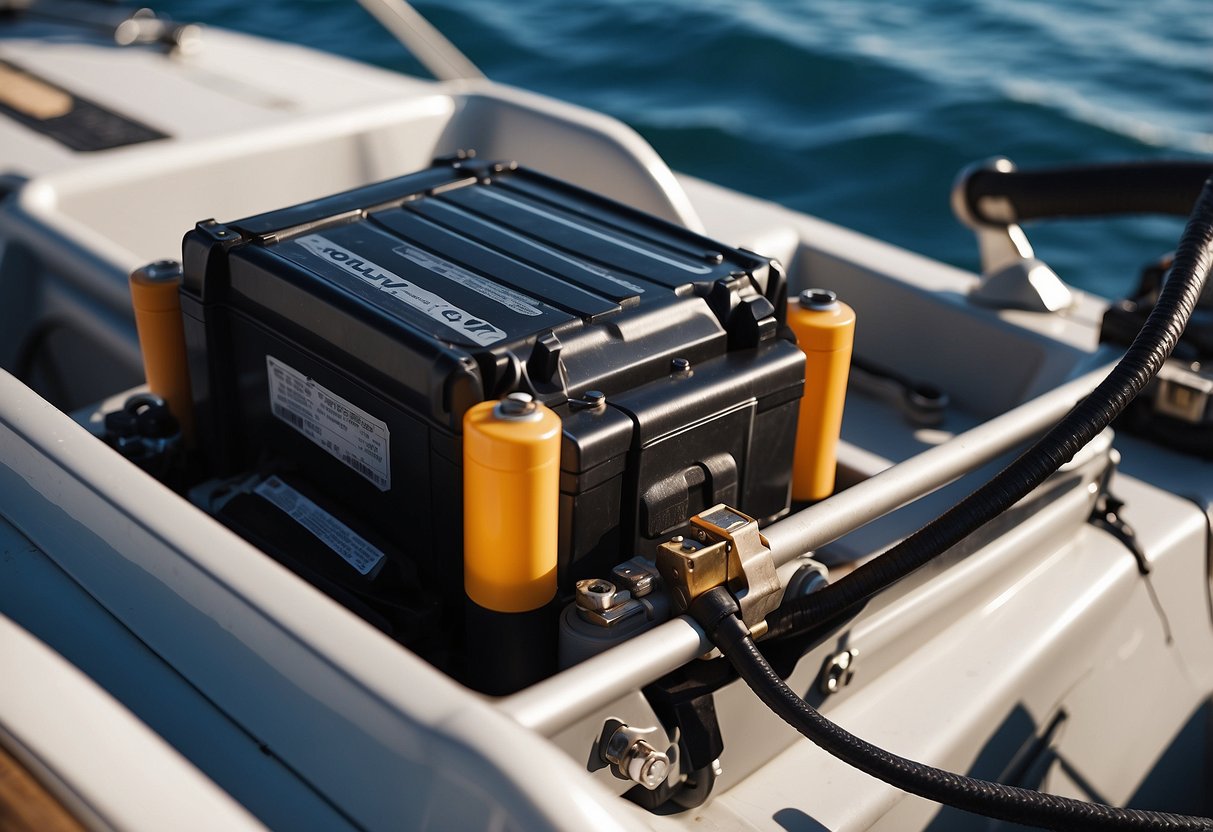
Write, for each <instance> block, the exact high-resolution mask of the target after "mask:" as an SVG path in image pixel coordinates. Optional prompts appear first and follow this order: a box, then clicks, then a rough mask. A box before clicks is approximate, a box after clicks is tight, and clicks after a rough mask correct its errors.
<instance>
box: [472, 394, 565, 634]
mask: <svg viewBox="0 0 1213 832" xmlns="http://www.w3.org/2000/svg"><path fill="white" fill-rule="evenodd" d="M559 504H560V417H559V416H557V415H556V414H555V413H553V412H552V411H551V410H549V409H548V408H547V407H544V406H543V405H542V404H540V403H538V402H534V401H531V400H530V397H529V396H527V395H526V394H519V393H514V394H511V396H510V397H509V398H507V399H505V400H503V401H501V402H481V403H480V404H478V405H476V406H475V407H473V408H471V409H470V410H469V411H468V412H467V414H466V415H465V416H464V417H463V584H464V589H465V590H466V591H467V595H468V597H469V598H471V599H472V600H473V601H475V602H476V603H477V604H479V605H480V606H481V607H484V608H485V609H489V610H494V611H496V612H528V611H530V610H536V609H539V608H540V607H542V606H544V605H545V604H547V603H548V602H549V601H551V600H552V599H553V598H554V597H555V595H556V545H557V534H558V529H559V527H558V513H559Z"/></svg>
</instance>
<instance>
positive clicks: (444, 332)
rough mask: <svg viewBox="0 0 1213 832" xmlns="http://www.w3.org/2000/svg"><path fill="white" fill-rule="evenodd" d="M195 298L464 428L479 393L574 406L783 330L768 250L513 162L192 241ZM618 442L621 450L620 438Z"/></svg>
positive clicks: (387, 186) (307, 207)
mask: <svg viewBox="0 0 1213 832" xmlns="http://www.w3.org/2000/svg"><path fill="white" fill-rule="evenodd" d="M184 258H185V275H186V279H185V285H184V287H183V292H184V293H185V294H186V295H188V296H191V297H192V298H193V299H194V300H195V301H196V302H197V303H198V304H199V305H200V306H201V308H202V309H204V310H205V309H208V308H214V307H223V308H224V310H225V312H231V313H235V314H240V315H244V316H246V317H248V318H251V319H253V320H256V321H258V322H260V324H261V325H263V326H265V327H267V328H271V329H273V330H275V331H278V332H281V333H283V334H284V335H285V336H286V337H289V338H291V339H293V340H295V341H297V342H301V343H306V344H309V345H311V348H312V349H313V351H314V352H316V353H317V354H318V355H321V356H322V357H324V358H325V359H326V360H328V361H330V362H332V363H333V364H334V365H338V366H343V367H347V368H349V369H350V370H351V371H352V372H355V373H356V374H357V375H359V376H360V377H362V378H364V379H365V380H366V381H367V382H368V383H370V384H372V385H373V386H374V387H375V388H376V389H377V390H379V391H380V392H381V393H382V394H383V395H385V396H387V397H388V398H391V399H395V400H397V401H399V402H400V403H402V404H403V405H405V406H407V407H408V408H409V409H410V410H412V411H414V412H417V413H420V414H423V415H426V416H427V417H428V418H429V419H430V420H431V421H432V422H434V423H437V424H439V425H441V426H443V427H446V428H447V429H449V430H452V431H456V432H457V431H458V430H459V424H460V420H461V419H462V416H463V413H464V411H466V409H467V408H468V407H470V406H471V405H472V404H475V403H476V402H477V401H481V400H483V399H485V398H489V397H495V396H499V395H502V394H503V393H505V392H508V391H509V390H513V389H526V390H530V391H531V392H532V393H534V394H535V395H537V396H538V397H539V398H540V399H541V400H544V401H545V402H547V403H549V404H553V405H561V404H563V403H564V402H565V401H567V400H569V399H576V398H578V397H580V396H582V395H583V394H584V393H585V392H586V391H588V390H601V391H602V392H604V393H606V394H607V395H612V394H614V393H619V392H623V391H626V390H630V389H633V388H635V387H636V386H638V385H640V384H644V383H646V382H648V381H651V380H653V379H657V378H661V377H663V376H665V375H667V374H668V369H669V366H670V362H671V361H672V360H674V359H676V358H682V359H686V360H688V361H691V362H697V361H700V360H706V359H708V358H711V357H715V356H719V355H723V354H725V353H726V352H727V351H729V350H730V349H737V348H744V347H752V346H756V345H757V344H758V343H759V342H760V341H763V340H767V339H769V338H772V337H774V336H775V334H776V330H777V329H778V327H779V326H780V324H781V323H782V321H781V320H780V318H779V316H780V312H779V311H777V310H782V309H783V303H782V300H783V296H784V292H785V291H786V290H785V287H784V281H783V276H782V274H781V272H780V270H779V268H778V266H777V264H774V263H773V262H772V261H769V260H766V259H764V258H761V257H758V256H756V255H753V254H751V253H749V252H745V251H742V250H740V249H734V248H729V247H724V246H721V245H720V244H718V243H715V242H713V241H711V240H709V239H708V238H706V237H703V236H701V235H699V234H696V233H694V232H691V231H689V230H687V229H685V228H682V227H680V226H677V225H674V224H672V223H669V222H666V221H664V220H660V219H657V218H654V217H651V216H649V215H647V214H644V213H641V212H639V211H636V210H634V209H631V208H628V207H627V206H624V205H621V204H619V203H616V202H613V201H611V200H608V199H605V198H603V197H601V196H598V195H595V194H591V193H589V192H587V191H584V190H582V189H580V188H577V187H575V186H572V185H570V184H567V183H564V182H560V181H558V180H555V179H551V178H549V177H547V176H544V175H542V174H539V173H536V172H534V171H530V170H526V169H523V168H519V167H517V166H515V165H513V164H509V163H486V162H480V161H477V160H473V159H468V158H452V159H447V160H440V161H438V162H436V163H435V164H434V166H433V167H431V168H429V169H427V170H424V171H421V172H419V173H416V174H411V175H408V176H404V177H400V178H397V179H393V180H390V181H387V182H382V183H378V184H375V185H371V186H368V187H364V188H360V189H356V190H352V191H348V192H345V193H342V194H338V195H335V196H332V197H327V198H325V199H320V200H316V201H314V202H310V203H305V204H302V205H297V206H293V207H291V208H286V209H283V210H279V211H274V212H270V213H267V214H261V215H258V216H255V217H250V218H247V219H244V220H239V221H236V222H232V223H227V224H226V225H220V224H218V223H216V222H214V221H208V222H206V223H200V224H199V226H198V227H197V228H196V229H195V230H194V231H192V232H190V234H188V235H187V237H186V240H185V244H184ZM609 444H613V443H609Z"/></svg>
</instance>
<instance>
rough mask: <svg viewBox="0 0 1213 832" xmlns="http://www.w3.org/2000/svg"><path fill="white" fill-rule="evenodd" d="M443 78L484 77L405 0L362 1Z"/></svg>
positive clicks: (368, 9) (450, 79)
mask: <svg viewBox="0 0 1213 832" xmlns="http://www.w3.org/2000/svg"><path fill="white" fill-rule="evenodd" d="M358 2H359V3H360V4H361V5H362V8H364V9H366V10H367V11H368V12H370V13H371V15H372V16H373V17H374V18H375V19H376V20H378V21H379V24H380V25H381V26H383V28H385V29H387V30H388V31H389V32H391V33H392V36H393V37H394V38H396V40H398V41H400V42H401V43H402V44H403V45H404V47H405V48H406V49H408V50H409V51H410V52H412V53H413V57H415V58H416V59H417V60H418V61H420V62H421V65H422V66H424V67H425V68H426V69H428V70H429V71H430V72H432V73H434V77H435V78H437V79H438V80H439V81H459V80H467V79H475V78H483V77H484V73H483V72H481V71H480V70H479V69H477V68H476V65H475V64H474V63H472V62H471V61H470V60H468V58H467V56H466V55H464V54H463V53H462V52H460V51H459V49H458V48H457V47H456V46H455V44H453V43H451V42H450V41H449V40H447V39H446V36H444V35H443V34H442V32H439V31H438V30H437V29H436V28H434V26H433V24H431V23H430V22H429V21H428V20H426V19H425V18H424V17H422V16H421V14H420V13H419V12H418V11H417V10H416V9H414V8H413V7H412V6H410V5H409V4H408V3H406V2H405V0H358Z"/></svg>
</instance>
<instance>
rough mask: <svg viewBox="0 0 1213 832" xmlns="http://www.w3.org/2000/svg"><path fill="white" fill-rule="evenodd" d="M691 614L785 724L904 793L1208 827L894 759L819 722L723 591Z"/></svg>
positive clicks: (1211, 824)
mask: <svg viewBox="0 0 1213 832" xmlns="http://www.w3.org/2000/svg"><path fill="white" fill-rule="evenodd" d="M690 613H691V615H692V616H694V618H695V620H696V621H698V622H699V624H700V626H702V627H703V628H704V630H705V631H706V632H707V634H708V636H709V637H710V638H711V639H712V642H713V643H714V644H715V645H716V646H717V647H719V648H720V652H721V653H723V654H724V656H725V658H726V659H728V660H729V662H730V663H732V665H733V667H735V668H736V669H737V672H738V673H739V674H740V675H741V678H742V679H744V680H745V682H746V684H747V685H749V686H750V689H751V690H753V691H754V693H756V694H758V698H759V699H761V700H762V701H763V702H764V703H765V704H766V705H767V707H769V708H770V709H771V710H772V711H774V712H775V713H776V714H778V715H779V716H780V717H781V718H782V719H783V720H784V721H785V722H787V723H788V724H789V725H791V726H792V727H793V728H795V729H796V730H797V731H799V732H800V733H801V734H803V735H804V736H805V737H806V738H808V739H809V740H811V741H812V742H813V743H814V744H816V745H818V746H819V747H821V748H822V749H823V750H824V751H826V752H828V753H829V754H831V755H833V756H834V757H837V758H838V759H840V760H842V761H843V762H845V763H847V764H849V765H851V766H854V767H855V768H857V769H859V770H860V771H862V772H864V773H866V774H870V775H871V776H873V777H876V778H878V779H880V780H883V781H884V782H886V783H888V784H890V785H892V786H896V787H897V788H899V789H901V790H902V791H906V792H909V793H911V794H916V795H918V796H919V797H924V798H926V799H927V800H933V801H935V802H937V803H943V804H946V805H948V806H954V807H956V808H958V809H964V810H965V811H968V812H974V813H976V814H979V815H984V816H985V817H990V818H998V819H1000V820H1005V821H1010V822H1012V823H1022V824H1027V825H1030V826H1038V827H1044V828H1047V829H1061V830H1121V829H1142V830H1168V829H1174V830H1179V829H1184V830H1188V829H1200V830H1206V832H1207V831H1208V830H1213V819H1209V818H1198V817H1190V816H1187V815H1172V814H1169V813H1167V812H1151V811H1145V810H1141V809H1120V808H1116V807H1114V806H1106V805H1104V804H1102V803H1088V802H1086V801H1082V800H1074V799H1072V798H1067V797H1058V796H1057V795H1052V794H1046V793H1044V792H1038V791H1033V790H1032V789H1023V788H1019V787H1016V786H1007V785H1004V784H1002V783H991V782H989V781H986V780H978V779H976V778H974V777H966V776H965V775H963V774H955V773H953V772H950V771H944V770H943V769H938V768H934V767H933V766H928V765H924V764H923V763H918V762H915V761H913V760H908V759H906V758H905V757H899V756H898V755H896V754H892V753H890V752H888V751H885V750H884V749H883V748H878V747H876V746H875V745H872V744H871V743H869V742H866V741H864V740H862V739H860V738H859V737H857V736H855V735H854V734H852V733H850V732H848V731H845V730H843V729H842V728H840V727H839V726H837V725H835V724H834V723H833V722H831V721H830V720H828V719H826V718H825V717H823V716H822V715H821V714H820V713H818V712H817V710H816V709H814V708H813V707H812V706H811V705H809V703H807V702H805V701H804V700H803V699H801V698H800V697H799V696H797V695H796V693H795V691H793V690H792V689H791V688H789V687H788V686H787V684H786V683H785V682H784V681H783V679H781V678H779V674H777V673H776V672H775V671H774V670H772V669H771V666H770V665H769V664H767V660H766V659H765V658H764V657H763V655H762V653H761V652H759V650H758V647H757V646H756V645H755V644H754V640H753V639H752V638H750V634H749V631H748V630H747V629H746V627H745V625H744V624H743V623H742V622H741V619H739V618H738V617H737V603H736V601H734V600H733V598H732V596H730V595H729V593H728V592H727V591H726V590H725V589H724V588H723V587H718V588H716V589H714V590H711V591H710V592H708V593H706V594H704V595H701V596H700V597H699V598H697V599H696V600H695V602H694V603H693V604H692V605H691V609H690Z"/></svg>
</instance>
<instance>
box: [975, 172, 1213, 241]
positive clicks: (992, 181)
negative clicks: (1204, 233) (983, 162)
mask: <svg viewBox="0 0 1213 832" xmlns="http://www.w3.org/2000/svg"><path fill="white" fill-rule="evenodd" d="M1211 175H1213V164H1210V163H1209V162H1169V161H1153V162H1130V163H1121V164H1112V165H1091V166H1088V167H1070V168H1054V169H1051V170H1011V171H1006V170H992V169H990V168H983V169H979V170H975V171H973V172H972V173H970V174H969V175H968V178H967V179H966V180H965V183H964V197H965V201H966V203H967V207H968V209H969V213H970V214H972V215H973V217H974V218H975V219H977V220H978V221H979V222H984V223H989V224H991V225H1004V224H1006V223H1007V222H1008V221H1010V222H1025V221H1028V220H1036V219H1048V218H1061V217H1107V216H1116V215H1118V214H1173V215H1175V216H1179V217H1183V216H1187V214H1188V212H1189V211H1190V210H1191V209H1192V203H1193V202H1195V201H1196V198H1197V196H1198V195H1199V194H1200V186H1201V184H1202V183H1203V182H1204V181H1205V180H1206V179H1208V178H1209V176H1211ZM990 198H995V199H997V200H999V201H1003V202H1005V203H1006V204H1009V207H1010V209H1011V216H1005V215H1000V216H994V217H992V216H988V215H987V214H986V212H985V210H984V207H983V206H984V204H985V203H984V202H983V200H988V199H990Z"/></svg>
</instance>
